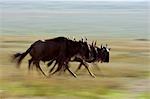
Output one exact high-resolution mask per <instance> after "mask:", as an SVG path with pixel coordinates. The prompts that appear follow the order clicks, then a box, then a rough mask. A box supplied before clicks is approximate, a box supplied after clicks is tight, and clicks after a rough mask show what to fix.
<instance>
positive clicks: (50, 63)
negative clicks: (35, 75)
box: [47, 59, 55, 67]
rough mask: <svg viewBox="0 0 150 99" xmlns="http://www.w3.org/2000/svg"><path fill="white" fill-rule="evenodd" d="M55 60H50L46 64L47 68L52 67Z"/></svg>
mask: <svg viewBox="0 0 150 99" xmlns="http://www.w3.org/2000/svg"><path fill="white" fill-rule="evenodd" d="M54 60H55V59H52V60H50V62H48V64H47V66H48V67H49V66H50V65H52V63H53V62H54Z"/></svg>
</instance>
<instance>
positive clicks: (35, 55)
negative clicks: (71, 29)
mask: <svg viewBox="0 0 150 99" xmlns="http://www.w3.org/2000/svg"><path fill="white" fill-rule="evenodd" d="M86 45H87V44H83V42H82V41H79V42H77V41H72V40H69V39H67V38H65V37H57V38H54V39H49V40H45V41H41V40H38V41H36V42H34V43H33V44H32V45H31V46H30V47H29V49H27V51H26V52H24V53H16V54H15V55H14V57H13V59H14V60H17V64H18V67H19V65H20V63H21V61H22V60H23V58H24V57H25V56H26V55H27V54H28V53H29V54H30V56H31V59H30V60H29V69H30V65H31V63H33V65H35V66H36V68H38V69H39V70H40V71H41V72H42V73H43V74H44V75H45V73H44V72H43V71H42V69H41V68H40V65H39V62H40V61H43V62H45V61H50V60H52V59H55V60H56V61H57V63H58V65H59V66H58V67H59V68H62V67H63V66H66V67H65V68H66V69H67V70H68V71H69V72H70V73H71V74H72V75H73V76H74V77H76V75H75V74H74V73H72V72H71V71H70V70H69V68H68V67H67V66H68V65H67V64H68V62H69V60H70V58H71V57H73V56H75V55H79V56H80V57H82V58H83V59H84V57H89V56H88V55H89V50H88V48H87V46H86ZM59 68H58V70H59ZM45 76H46V75H45Z"/></svg>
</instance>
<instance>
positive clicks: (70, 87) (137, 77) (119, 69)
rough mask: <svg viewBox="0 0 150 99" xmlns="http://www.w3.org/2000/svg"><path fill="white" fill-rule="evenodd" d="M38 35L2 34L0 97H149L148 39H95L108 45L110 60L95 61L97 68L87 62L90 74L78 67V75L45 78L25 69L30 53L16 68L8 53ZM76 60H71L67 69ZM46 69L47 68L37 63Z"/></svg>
mask: <svg viewBox="0 0 150 99" xmlns="http://www.w3.org/2000/svg"><path fill="white" fill-rule="evenodd" d="M45 38H48V37H42V36H30V37H29V36H2V37H1V38H0V39H1V42H0V99H149V98H150V95H149V94H150V88H149V82H150V79H149V64H150V61H149V56H150V53H149V51H150V47H149V45H150V41H149V40H142V39H96V38H91V39H89V41H92V40H95V39H96V40H97V41H98V45H100V44H101V43H107V44H108V45H109V46H110V47H111V52H110V56H111V58H110V63H106V64H105V63H98V66H99V68H100V69H101V71H99V70H98V69H97V68H96V67H94V66H92V64H89V65H90V69H91V71H92V72H93V73H94V74H95V75H96V78H92V77H91V76H90V75H89V74H88V72H87V71H86V70H85V69H84V68H82V70H80V71H78V72H77V75H78V78H74V77H72V76H71V75H70V74H69V73H68V72H66V73H65V74H62V75H57V74H56V75H54V76H52V77H49V78H46V77H43V76H42V75H41V74H39V73H37V71H36V70H35V69H34V70H33V71H32V72H30V73H29V72H28V71H27V62H28V59H29V58H30V56H27V57H26V58H25V60H24V61H23V63H22V65H21V68H20V69H17V68H16V67H15V64H14V63H12V62H11V55H12V54H14V53H16V52H24V51H25V50H26V49H27V48H28V47H29V46H30V44H32V43H33V42H34V41H36V40H38V39H45ZM77 65H78V63H71V70H73V71H74V70H75V68H77ZM41 67H42V69H43V70H44V71H45V72H46V73H47V72H48V68H47V67H46V66H45V64H44V63H41Z"/></svg>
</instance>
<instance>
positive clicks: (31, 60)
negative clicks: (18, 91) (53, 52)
mask: <svg viewBox="0 0 150 99" xmlns="http://www.w3.org/2000/svg"><path fill="white" fill-rule="evenodd" d="M32 62H33V59H32V58H31V59H30V60H29V61H28V70H30V69H31V63H32Z"/></svg>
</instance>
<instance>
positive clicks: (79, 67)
mask: <svg viewBox="0 0 150 99" xmlns="http://www.w3.org/2000/svg"><path fill="white" fill-rule="evenodd" d="M82 65H83V63H82V62H81V63H80V64H79V66H78V68H77V69H76V71H75V72H77V71H78V70H79V69H81V66H82Z"/></svg>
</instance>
